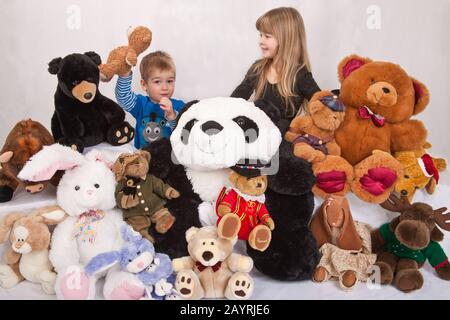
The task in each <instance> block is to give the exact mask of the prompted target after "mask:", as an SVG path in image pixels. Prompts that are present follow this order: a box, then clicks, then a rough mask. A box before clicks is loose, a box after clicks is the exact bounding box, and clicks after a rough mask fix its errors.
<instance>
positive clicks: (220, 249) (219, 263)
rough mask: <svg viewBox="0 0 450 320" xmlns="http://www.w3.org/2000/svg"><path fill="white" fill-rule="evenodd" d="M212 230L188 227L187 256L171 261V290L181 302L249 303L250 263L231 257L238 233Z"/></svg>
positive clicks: (244, 259) (248, 260) (251, 263)
mask: <svg viewBox="0 0 450 320" xmlns="http://www.w3.org/2000/svg"><path fill="white" fill-rule="evenodd" d="M224 230H225V229H218V228H216V227H215V226H207V227H203V228H200V229H199V228H196V227H191V228H190V229H188V230H187V231H186V241H187V243H188V252H189V256H186V257H182V258H177V259H174V260H172V267H173V270H174V271H175V273H177V278H176V281H175V289H176V291H177V293H178V294H179V296H180V297H181V298H183V299H195V300H197V299H202V298H216V299H220V298H227V299H232V300H245V299H249V298H250V297H251V295H252V293H253V289H254V283H253V279H252V277H251V276H250V274H249V273H250V271H251V270H252V268H253V260H252V259H251V258H250V257H247V256H244V255H241V254H237V253H233V247H234V244H235V243H236V240H237V234H238V232H239V229H238V228H236V226H235V228H234V229H233V228H226V230H227V231H228V232H229V233H226V232H224Z"/></svg>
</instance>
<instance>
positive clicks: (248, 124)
mask: <svg viewBox="0 0 450 320" xmlns="http://www.w3.org/2000/svg"><path fill="white" fill-rule="evenodd" d="M233 121H234V122H236V123H237V125H238V126H239V127H241V129H242V131H244V135H245V142H247V143H252V142H254V141H255V140H256V139H258V136H259V128H258V125H257V124H256V123H255V122H254V121H253V120H252V119H250V118H247V117H246V116H239V117H236V118H234V119H233Z"/></svg>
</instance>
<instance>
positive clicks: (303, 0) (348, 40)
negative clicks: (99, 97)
mask: <svg viewBox="0 0 450 320" xmlns="http://www.w3.org/2000/svg"><path fill="white" fill-rule="evenodd" d="M278 6H293V7H296V8H297V9H298V10H299V11H300V12H301V14H302V15H303V17H304V20H305V24H306V31H307V36H308V43H309V53H310V57H311V60H312V67H313V74H314V76H315V78H316V81H317V82H318V84H319V86H321V87H322V88H336V87H337V86H338V82H337V77H336V66H337V64H338V63H339V61H340V60H341V59H342V58H343V57H344V56H346V55H348V54H350V53H358V54H360V55H366V56H369V57H371V58H373V59H379V60H389V61H393V62H396V63H399V64H400V65H402V66H403V67H404V68H405V69H406V70H407V72H409V73H410V74H411V75H413V76H415V77H416V78H417V79H419V80H421V81H423V82H424V83H425V84H427V86H428V87H429V89H430V91H431V97H432V98H431V103H430V106H429V107H428V109H427V110H426V111H425V112H424V113H423V114H422V115H420V117H419V118H420V119H422V120H423V121H424V122H425V124H426V126H427V127H428V129H429V140H430V141H431V142H432V143H433V145H434V148H433V151H432V154H433V155H441V156H446V157H448V158H450V148H448V146H447V144H448V142H447V139H448V137H449V129H448V122H449V120H450V108H449V107H450V93H449V92H450V90H449V89H448V87H449V83H448V79H447V77H448V75H449V74H450V62H449V57H450V41H449V37H448V30H450V22H449V19H448V16H449V14H450V0H433V1H422V0H396V1H390V0H337V1H331V0H300V1H299V0H297V1H274V0H272V1H269V0H214V1H212V0H189V1H187V0H128V1H122V0H108V1H106V0H96V1H88V0H70V1H68V0H59V1H54V0H39V1H25V0H0V35H1V36H0V57H2V72H0V88H1V89H0V108H1V113H0V124H1V125H0V143H1V141H3V140H4V139H5V137H6V134H7V133H8V132H9V130H10V129H11V128H12V126H13V125H14V124H15V123H16V122H17V121H19V120H21V119H24V118H29V117H31V118H33V119H34V120H38V121H40V122H42V123H43V124H44V125H45V126H47V127H48V128H50V118H51V115H52V113H53V93H54V90H55V88H56V77H54V76H52V75H50V74H49V73H48V72H47V71H46V70H47V63H48V62H49V61H50V60H51V59H52V58H54V57H57V56H65V55H66V54H69V53H72V52H84V51H88V50H94V51H96V52H98V53H99V54H100V55H101V56H102V58H103V59H104V60H105V59H106V57H107V54H108V52H109V51H110V50H111V49H112V48H114V47H116V46H118V45H123V44H125V43H126V36H125V30H126V28H127V27H128V26H129V25H140V24H142V25H146V26H148V27H150V28H151V29H152V31H153V36H154V40H153V43H152V44H151V47H150V49H149V51H153V50H165V51H167V52H169V53H170V54H171V55H172V56H173V58H174V60H175V63H176V65H177V68H178V74H177V85H176V90H175V96H174V97H176V98H181V99H184V100H186V101H189V100H191V99H194V98H205V97H211V96H219V95H221V96H222V95H229V94H230V93H231V92H232V90H233V89H234V87H235V86H236V85H237V84H238V83H239V82H240V81H241V80H242V78H243V76H244V73H245V71H246V70H247V68H248V67H249V66H250V64H251V63H252V62H253V61H254V60H256V59H257V58H258V57H259V50H258V45H257V41H258V32H257V31H256V29H255V26H254V25H255V21H256V19H257V18H258V17H259V16H260V15H262V14H263V13H264V12H266V11H267V10H269V9H271V8H274V7H278ZM373 6H375V7H373ZM134 80H135V81H134V87H135V89H136V90H139V89H140V88H139V86H138V79H137V77H136V78H135V79H134ZM114 85H115V79H113V81H112V82H110V83H108V84H101V91H102V92H103V93H104V94H106V95H107V96H109V97H111V98H114V94H113V92H114V91H113V89H114Z"/></svg>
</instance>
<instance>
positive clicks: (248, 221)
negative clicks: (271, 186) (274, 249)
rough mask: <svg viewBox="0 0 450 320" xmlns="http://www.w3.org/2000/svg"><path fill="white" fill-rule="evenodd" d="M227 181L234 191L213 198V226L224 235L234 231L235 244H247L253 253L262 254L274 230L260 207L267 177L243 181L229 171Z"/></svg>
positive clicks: (242, 178)
mask: <svg viewBox="0 0 450 320" xmlns="http://www.w3.org/2000/svg"><path fill="white" fill-rule="evenodd" d="M229 178H230V181H231V183H232V184H233V186H234V188H231V189H228V190H227V188H225V187H224V188H223V189H222V191H221V192H220V194H219V197H218V198H217V201H216V213H217V215H218V216H219V219H218V221H217V226H218V228H219V230H220V232H222V233H223V234H225V235H227V234H231V235H232V234H233V232H234V229H235V228H237V229H238V230H239V233H238V238H239V240H248V243H249V245H250V246H251V247H252V248H253V249H255V250H259V251H264V250H266V249H267V248H268V247H269V245H270V241H271V239H272V230H273V229H274V228H275V223H274V221H273V219H272V218H271V217H270V215H269V211H267V208H266V206H265V204H264V202H265V196H264V192H265V191H266V189H267V176H256V177H244V176H241V175H239V174H238V173H237V172H235V171H231V173H230V177H229ZM229 228H231V230H228V229H229Z"/></svg>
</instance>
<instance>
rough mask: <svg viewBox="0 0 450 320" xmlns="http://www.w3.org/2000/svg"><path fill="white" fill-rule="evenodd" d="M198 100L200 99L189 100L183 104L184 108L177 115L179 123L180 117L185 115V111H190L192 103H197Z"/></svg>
mask: <svg viewBox="0 0 450 320" xmlns="http://www.w3.org/2000/svg"><path fill="white" fill-rule="evenodd" d="M198 101H199V100H192V101H189V102H188V103H186V104H185V105H184V106H183V109H181V111H180V112H179V113H178V116H177V119H176V121H177V123H178V121H179V120H180V118H181V116H182V115H183V113H185V112H186V111H188V110H189V108H190V107H191V106H192V105H194V104H196V103H197V102H198Z"/></svg>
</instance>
